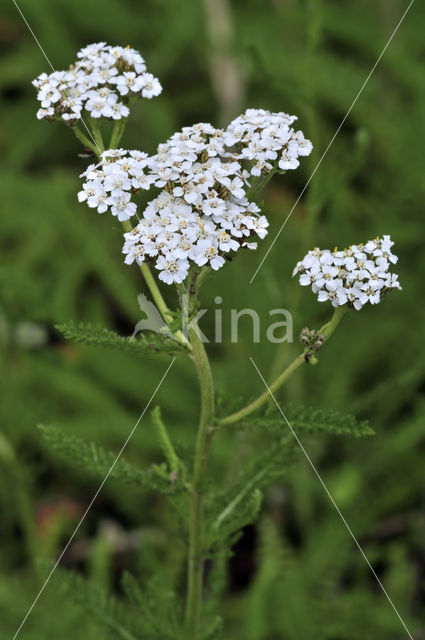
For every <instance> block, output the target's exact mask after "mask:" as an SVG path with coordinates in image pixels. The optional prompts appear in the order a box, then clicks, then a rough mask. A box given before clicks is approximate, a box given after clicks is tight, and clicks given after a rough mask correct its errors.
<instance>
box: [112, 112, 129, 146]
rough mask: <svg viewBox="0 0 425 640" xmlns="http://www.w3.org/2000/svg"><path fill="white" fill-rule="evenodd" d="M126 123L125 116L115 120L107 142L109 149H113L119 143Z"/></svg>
mask: <svg viewBox="0 0 425 640" xmlns="http://www.w3.org/2000/svg"><path fill="white" fill-rule="evenodd" d="M126 124H127V121H126V118H121V120H117V121H116V122H115V124H114V128H113V129H112V135H111V140H110V142H109V148H110V149H115V148H116V147H117V146H118V144H119V143H120V140H121V138H122V136H123V133H124V130H125V126H126Z"/></svg>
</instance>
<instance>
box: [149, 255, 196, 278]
mask: <svg viewBox="0 0 425 640" xmlns="http://www.w3.org/2000/svg"><path fill="white" fill-rule="evenodd" d="M155 267H156V268H157V269H159V275H158V278H159V279H160V280H162V281H163V282H166V283H167V284H172V283H173V282H177V283H180V282H183V280H184V279H185V278H186V276H187V272H188V270H189V262H188V261H187V260H180V259H179V258H175V257H174V256H173V255H172V254H170V253H167V254H166V255H165V256H159V258H158V260H157V262H156V265H155Z"/></svg>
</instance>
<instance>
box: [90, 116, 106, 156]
mask: <svg viewBox="0 0 425 640" xmlns="http://www.w3.org/2000/svg"><path fill="white" fill-rule="evenodd" d="M90 125H91V128H92V131H93V136H94V139H95V141H96V146H97V149H98V155H100V154H102V153H103V151H105V145H104V143H103V138H102V133H101V131H100V127H99V123H98V122H97V120H96V119H95V118H90Z"/></svg>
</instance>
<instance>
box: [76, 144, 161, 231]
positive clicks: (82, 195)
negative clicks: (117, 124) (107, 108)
mask: <svg viewBox="0 0 425 640" xmlns="http://www.w3.org/2000/svg"><path fill="white" fill-rule="evenodd" d="M150 160H151V159H150V158H149V157H148V155H147V154H146V153H143V152H142V151H126V150H125V149H111V150H109V151H104V153H103V154H102V159H101V161H100V162H99V163H98V164H96V165H95V164H91V165H89V167H88V168H87V170H86V171H84V173H82V174H81V176H80V178H86V182H85V183H84V184H83V189H82V191H80V192H79V193H78V200H79V201H80V202H84V201H87V204H88V206H89V207H91V208H94V209H97V211H98V212H99V213H104V212H105V211H107V210H108V209H109V210H110V212H111V213H112V215H114V216H117V218H118V220H120V222H123V221H124V220H128V219H129V218H130V217H131V216H133V215H135V213H136V210H137V207H136V205H135V203H134V202H131V194H132V193H136V192H137V191H140V190H141V189H149V188H150V186H151V184H152V183H153V181H154V177H153V176H151V175H149V174H146V172H145V171H146V168H147V167H148V166H149V162H150Z"/></svg>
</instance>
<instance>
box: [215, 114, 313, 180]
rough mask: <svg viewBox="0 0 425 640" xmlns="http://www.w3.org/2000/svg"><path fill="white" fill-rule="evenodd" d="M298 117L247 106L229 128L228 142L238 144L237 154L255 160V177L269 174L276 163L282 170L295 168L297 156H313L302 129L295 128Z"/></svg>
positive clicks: (297, 161)
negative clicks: (293, 127) (295, 129)
mask: <svg viewBox="0 0 425 640" xmlns="http://www.w3.org/2000/svg"><path fill="white" fill-rule="evenodd" d="M296 119H297V117H296V116H290V115H288V114H286V113H283V112H278V113H271V112H270V111H266V110H265V109H247V110H246V111H245V113H243V114H242V115H241V116H239V117H238V118H236V119H235V120H233V122H231V123H230V125H229V126H228V127H227V129H226V131H225V134H224V140H225V144H226V145H228V146H235V157H237V158H238V159H246V160H250V161H251V162H252V167H251V173H252V175H254V176H259V175H260V174H262V173H268V172H269V171H271V170H272V169H273V167H274V166H276V164H277V166H278V167H279V169H281V170H282V171H286V170H287V169H296V168H297V167H298V166H299V164H300V163H299V160H298V157H299V156H308V155H310V153H311V150H312V148H313V145H312V144H311V142H310V140H307V139H306V138H304V135H303V133H302V131H294V129H292V127H291V125H292V124H293V123H294V122H295V120H296Z"/></svg>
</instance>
